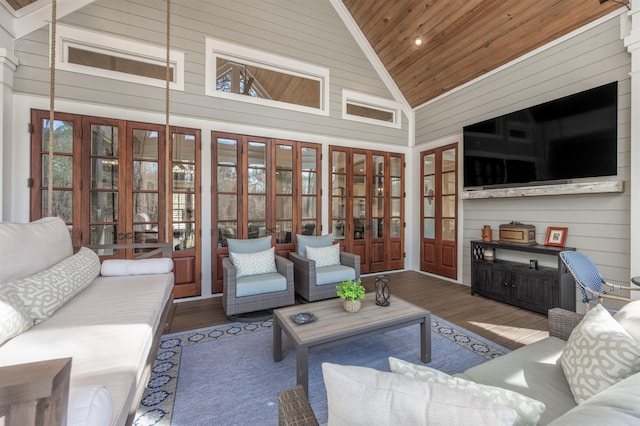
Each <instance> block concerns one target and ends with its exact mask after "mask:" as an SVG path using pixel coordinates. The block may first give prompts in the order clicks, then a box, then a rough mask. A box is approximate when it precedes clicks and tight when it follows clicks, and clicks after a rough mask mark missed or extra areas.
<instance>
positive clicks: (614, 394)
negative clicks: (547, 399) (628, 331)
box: [551, 373, 640, 426]
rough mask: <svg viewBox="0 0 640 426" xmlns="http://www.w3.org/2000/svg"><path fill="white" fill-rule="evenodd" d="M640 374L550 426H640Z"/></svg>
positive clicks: (570, 411)
mask: <svg viewBox="0 0 640 426" xmlns="http://www.w3.org/2000/svg"><path fill="white" fill-rule="evenodd" d="M638 389H640V373H636V374H633V375H631V376H629V377H627V378H626V379H624V380H621V381H619V382H618V383H616V384H615V385H613V386H610V387H608V388H607V389H605V390H603V391H602V392H600V393H599V394H597V395H594V396H592V397H591V398H589V399H588V400H586V401H585V402H583V403H582V404H579V405H578V406H577V407H575V408H573V409H572V410H569V411H568V412H567V413H566V414H564V415H562V416H561V417H559V418H557V419H556V420H555V421H553V422H552V423H551V425H553V426H584V425H638V424H640V404H638Z"/></svg>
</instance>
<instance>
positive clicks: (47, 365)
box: [0, 358, 71, 426]
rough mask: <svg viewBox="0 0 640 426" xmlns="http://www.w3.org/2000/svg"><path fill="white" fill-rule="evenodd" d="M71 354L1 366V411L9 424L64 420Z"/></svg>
mask: <svg viewBox="0 0 640 426" xmlns="http://www.w3.org/2000/svg"><path fill="white" fill-rule="evenodd" d="M70 374H71V358H61V359H53V360H47V361H38V362H32V363H28V364H18V365H10V366H6V367H2V368H0V414H2V415H3V416H4V418H5V422H6V423H5V424H6V425H7V426H18V425H19V426H24V425H27V426H30V425H45V426H54V425H60V424H63V423H62V422H63V419H66V416H67V406H68V402H69V375H70Z"/></svg>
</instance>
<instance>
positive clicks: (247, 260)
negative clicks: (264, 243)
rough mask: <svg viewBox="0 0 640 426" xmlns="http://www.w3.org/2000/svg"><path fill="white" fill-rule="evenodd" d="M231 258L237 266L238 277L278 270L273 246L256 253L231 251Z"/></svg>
mask: <svg viewBox="0 0 640 426" xmlns="http://www.w3.org/2000/svg"><path fill="white" fill-rule="evenodd" d="M229 258H230V259H231V263H233V266H234V267H235V268H236V278H240V277H245V276H248V275H261V274H270V273H273V272H278V270H277V269H276V258H275V252H274V248H273V247H271V248H270V249H268V250H264V251H259V252H256V253H233V252H229Z"/></svg>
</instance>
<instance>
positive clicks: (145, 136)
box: [133, 129, 158, 160]
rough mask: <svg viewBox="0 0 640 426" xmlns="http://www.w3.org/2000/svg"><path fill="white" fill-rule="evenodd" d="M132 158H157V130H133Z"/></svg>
mask: <svg viewBox="0 0 640 426" xmlns="http://www.w3.org/2000/svg"><path fill="white" fill-rule="evenodd" d="M133 158H136V159H147V160H157V159H158V132H156V131H153V130H142V129H134V130H133Z"/></svg>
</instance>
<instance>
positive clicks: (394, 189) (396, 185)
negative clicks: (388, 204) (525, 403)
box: [391, 177, 402, 197]
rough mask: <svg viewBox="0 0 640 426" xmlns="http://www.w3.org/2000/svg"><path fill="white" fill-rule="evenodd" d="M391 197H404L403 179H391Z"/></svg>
mask: <svg viewBox="0 0 640 426" xmlns="http://www.w3.org/2000/svg"><path fill="white" fill-rule="evenodd" d="M391 196H392V197H400V196H402V178H399V177H393V178H391Z"/></svg>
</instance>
